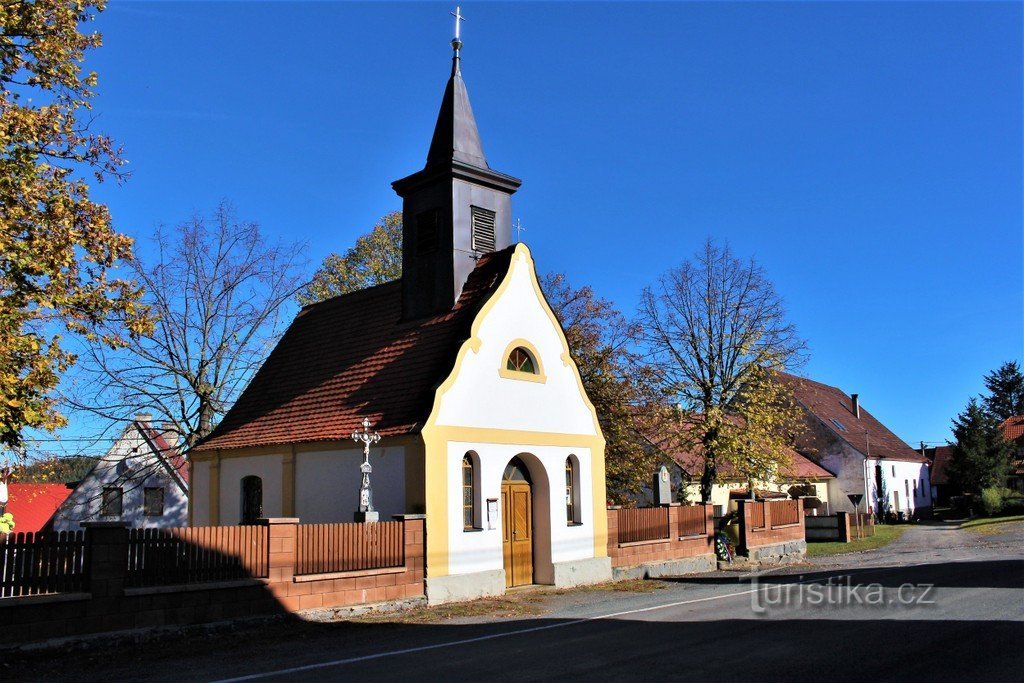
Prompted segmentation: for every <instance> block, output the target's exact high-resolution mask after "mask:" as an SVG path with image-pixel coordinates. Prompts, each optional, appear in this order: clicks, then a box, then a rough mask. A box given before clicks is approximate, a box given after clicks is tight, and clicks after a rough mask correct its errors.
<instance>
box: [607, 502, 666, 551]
mask: <svg viewBox="0 0 1024 683" xmlns="http://www.w3.org/2000/svg"><path fill="white" fill-rule="evenodd" d="M668 537H669V528H668V508H667V507H657V508H622V509H621V510H619V543H635V542H636V541H657V540H659V539H662V538H668Z"/></svg>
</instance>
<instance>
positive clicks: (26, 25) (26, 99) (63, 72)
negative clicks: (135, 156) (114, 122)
mask: <svg viewBox="0 0 1024 683" xmlns="http://www.w3.org/2000/svg"><path fill="white" fill-rule="evenodd" d="M102 9H103V4H102V2H98V1H94V0H82V1H78V2H68V1H66V0H35V1H33V2H4V3H2V5H0V178H2V182H0V207H3V209H2V211H0V445H4V446H7V447H9V448H11V449H13V450H15V451H17V449H18V448H19V447H20V445H21V443H22V438H23V432H24V430H25V429H26V428H42V429H47V430H53V429H56V428H58V427H60V426H61V425H62V424H64V422H65V419H64V417H63V416H62V415H61V414H60V413H59V411H58V410H57V406H56V403H55V400H54V398H53V396H52V391H53V389H54V388H55V387H56V386H57V384H58V382H59V380H60V377H61V375H62V374H63V373H64V372H65V371H66V370H67V369H68V368H69V367H70V366H71V365H72V364H73V363H74V361H75V356H74V354H72V353H71V352H69V351H68V350H67V349H66V348H64V346H63V345H62V342H63V341H65V339H64V334H68V333H70V334H71V335H85V336H88V337H90V338H92V339H94V340H95V341H96V342H97V343H99V344H104V345H106V346H107V347H111V348H113V347H117V346H119V345H121V344H123V343H124V342H125V340H126V338H127V337H131V336H133V335H137V334H140V333H143V332H145V331H146V330H147V329H148V327H147V326H148V322H149V321H148V319H147V317H146V315H145V309H144V307H141V306H139V304H138V299H139V295H140V292H139V290H138V289H137V288H136V287H135V285H134V284H132V283H131V282H129V281H126V280H122V279H118V278H116V277H114V276H113V275H114V274H113V271H114V270H115V266H116V265H117V263H118V262H119V260H121V259H125V258H128V257H130V256H131V246H132V242H131V240H130V239H129V238H128V237H126V236H124V235H121V234H118V233H117V232H116V231H114V229H113V228H112V227H111V223H110V215H109V214H108V212H107V209H106V207H105V206H103V205H102V204H98V203H96V202H94V201H92V200H91V199H90V198H89V185H88V182H87V180H86V175H87V174H89V173H91V175H92V176H93V178H94V179H95V180H96V181H102V180H103V179H104V178H106V177H111V176H112V177H114V178H116V179H121V178H122V177H123V171H122V164H123V163H124V162H123V160H122V159H121V156H120V150H119V149H117V148H115V146H114V144H113V142H112V141H111V140H110V138H107V137H105V136H103V135H98V134H95V133H93V132H90V130H89V124H90V120H89V119H88V118H87V117H83V116H82V114H83V112H88V110H89V109H90V108H91V105H90V100H91V99H92V97H93V95H94V91H93V88H94V87H95V86H96V83H97V77H96V74H95V73H89V74H83V72H82V67H81V63H82V61H83V59H84V55H85V53H86V51H87V50H89V49H92V48H95V47H98V46H99V45H100V43H101V40H100V36H99V34H97V33H84V32H83V31H82V28H83V25H84V24H86V23H87V22H89V21H91V20H92V19H93V14H92V12H93V10H96V11H99V10H102ZM109 321H117V322H118V323H119V326H118V327H119V334H116V335H111V334H108V333H105V332H101V331H99V329H98V328H100V327H101V326H102V325H103V324H104V323H106V322H109ZM62 333H64V334H62Z"/></svg>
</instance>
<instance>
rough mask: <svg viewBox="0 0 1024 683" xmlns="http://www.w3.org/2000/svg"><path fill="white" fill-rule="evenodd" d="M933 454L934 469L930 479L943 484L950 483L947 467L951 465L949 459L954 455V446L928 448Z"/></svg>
mask: <svg viewBox="0 0 1024 683" xmlns="http://www.w3.org/2000/svg"><path fill="white" fill-rule="evenodd" d="M926 450H927V452H928V454H929V455H930V456H931V461H932V469H931V474H930V475H929V477H928V478H929V479H931V482H932V483H933V484H937V485H942V484H948V483H949V475H948V474H947V473H946V468H947V467H949V459H950V457H952V455H953V447H952V446H936V447H935V448H929V449H926Z"/></svg>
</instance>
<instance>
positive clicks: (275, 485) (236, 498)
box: [197, 454, 284, 526]
mask: <svg viewBox="0 0 1024 683" xmlns="http://www.w3.org/2000/svg"><path fill="white" fill-rule="evenodd" d="M283 459H284V458H283V456H282V455H278V454H274V455H253V456H244V457H231V458H221V461H220V524H221V525H224V526H230V525H233V524H238V523H239V522H241V521H242V479H243V478H244V477H248V476H255V477H259V478H260V479H262V480H263V516H264V517H282V516H284V511H283V506H282V503H283V498H282V495H281V492H282V485H281V475H282V461H283ZM197 500H198V499H197Z"/></svg>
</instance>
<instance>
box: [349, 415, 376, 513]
mask: <svg viewBox="0 0 1024 683" xmlns="http://www.w3.org/2000/svg"><path fill="white" fill-rule="evenodd" d="M370 426H371V422H370V418H368V417H364V418H363V429H362V431H359V430H356V431H354V432H352V440H353V441H355V442H356V443H361V444H363V464H362V465H360V466H359V471H360V472H362V474H363V478H362V481H361V482H360V484H359V512H358V513H357V516H359V515H364V519H363V521H367V522H369V521H372V520H371V519H370V517H373V518H374V519H375V518H376V514H374V515H366V514H365V513H367V512H370V513H372V512H373V511H374V510H373V491H372V490H370V472H373V468H372V467H371V466H370V444H375V443H377V442H378V441H380V434H378V433H377V432H371V431H370Z"/></svg>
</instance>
